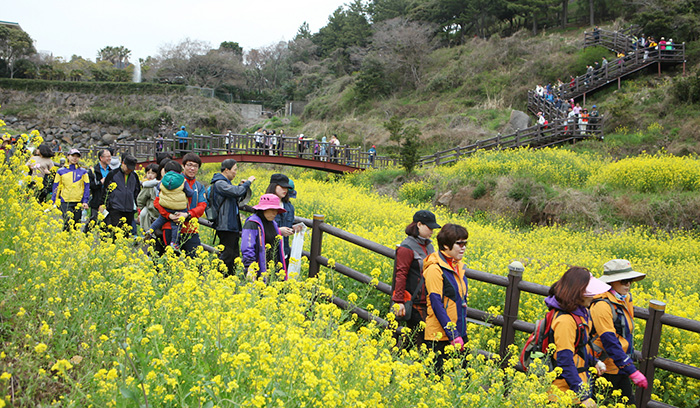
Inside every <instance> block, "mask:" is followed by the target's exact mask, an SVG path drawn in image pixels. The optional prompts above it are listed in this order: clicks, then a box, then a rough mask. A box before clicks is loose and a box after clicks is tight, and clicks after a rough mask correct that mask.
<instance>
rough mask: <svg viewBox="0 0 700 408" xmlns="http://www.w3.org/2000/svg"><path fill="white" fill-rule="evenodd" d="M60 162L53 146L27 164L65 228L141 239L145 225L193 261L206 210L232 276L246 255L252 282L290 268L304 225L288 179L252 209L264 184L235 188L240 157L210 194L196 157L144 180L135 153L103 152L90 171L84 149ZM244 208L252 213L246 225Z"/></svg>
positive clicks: (162, 246) (162, 164)
mask: <svg viewBox="0 0 700 408" xmlns="http://www.w3.org/2000/svg"><path fill="white" fill-rule="evenodd" d="M54 156H55V154H54V152H53V151H52V149H51V146H50V145H48V144H42V145H40V146H39V147H37V148H36V149H34V152H33V154H32V156H31V158H30V159H29V160H28V162H27V163H26V164H27V166H28V168H29V169H30V171H31V177H32V180H33V181H32V183H30V185H29V186H28V188H29V189H31V190H32V191H33V192H34V194H35V197H36V198H37V200H39V201H40V202H45V201H50V202H52V203H53V204H54V205H55V206H56V207H57V208H59V209H60V211H61V214H62V216H63V229H64V230H72V229H77V228H78V227H79V226H80V225H81V222H82V223H84V226H83V228H82V231H83V232H84V233H90V232H91V231H93V230H94V229H97V231H99V233H101V234H103V236H106V237H108V238H111V239H114V238H115V237H116V235H117V234H123V235H124V236H127V237H128V236H130V235H131V234H134V233H135V232H136V231H138V229H139V225H140V229H141V231H142V232H143V237H144V241H146V242H152V243H153V246H154V249H155V252H156V253H157V254H160V255H162V254H164V253H165V252H166V250H167V248H168V247H172V250H173V251H174V252H176V253H184V255H185V256H189V257H192V256H194V255H195V254H196V252H197V248H198V247H201V246H202V242H201V239H200V237H199V233H198V231H199V229H198V219H199V218H200V217H202V216H204V214H205V211H206V213H207V218H208V220H209V221H211V222H212V226H213V228H214V229H215V231H216V236H217V237H218V239H219V243H220V245H222V246H223V250H222V251H221V252H220V254H219V257H220V259H221V260H222V261H223V263H224V264H225V265H226V271H225V272H224V274H225V275H226V276H228V275H232V274H235V273H236V263H235V260H236V259H237V258H239V257H240V258H241V261H242V264H243V269H244V273H245V274H246V275H248V274H252V276H250V277H260V276H261V275H262V274H264V273H265V272H266V271H267V268H268V267H269V265H273V267H274V268H276V269H278V270H285V271H286V269H287V268H286V265H287V264H288V262H289V254H290V243H289V237H290V236H292V235H293V234H294V233H296V232H299V231H300V230H301V228H302V226H301V224H295V223H294V205H293V204H292V203H291V201H290V198H295V197H296V190H294V182H293V181H292V180H291V179H289V177H287V176H286V175H284V174H281V173H277V174H273V175H272V177H271V178H270V183H269V185H268V188H267V190H266V193H265V194H264V195H263V196H261V197H260V202H259V203H258V204H257V205H255V206H252V207H250V206H247V205H246V204H247V202H248V200H250V197H251V195H252V192H251V184H252V183H253V182H254V181H255V180H256V179H255V177H254V176H250V177H249V178H248V179H246V180H242V181H241V182H240V183H237V182H235V178H236V175H237V173H238V164H237V162H236V161H235V160H234V159H226V160H224V161H223V162H222V163H221V166H220V172H218V173H216V174H214V176H213V177H212V179H211V181H210V183H209V187H208V188H206V187H205V185H204V184H203V183H202V182H201V181H199V180H197V175H198V173H199V169H200V167H201V165H202V160H201V159H200V157H199V156H198V155H196V154H195V153H191V152H188V153H185V155H184V156H183V157H182V164H181V163H179V162H178V161H175V160H173V157H172V156H171V155H169V154H160V155H159V157H158V159H159V160H158V162H157V163H152V164H149V165H148V166H146V167H145V169H144V170H145V177H144V180H141V179H140V178H139V175H138V174H137V173H136V172H135V169H136V159H135V158H134V157H133V156H132V155H131V154H129V153H126V154H123V155H122V156H121V160H119V159H116V158H115V156H114V152H113V151H111V150H110V149H103V150H100V151H99V152H98V161H97V163H96V164H95V165H94V166H92V167H90V168H85V167H83V166H81V165H80V160H81V157H82V153H81V152H80V151H79V150H78V149H71V150H70V151H69V152H68V154H67V156H66V158H67V162H66V164H65V166H63V165H60V164H58V163H55V162H54V160H53V157H54ZM241 208H243V209H244V210H246V211H248V212H251V213H252V215H251V216H250V217H248V218H247V220H246V221H245V223H242V222H241V214H240V211H241ZM278 236H282V237H283V238H282V240H277V238H276V237H278ZM270 272H272V271H270ZM274 272H277V271H274Z"/></svg>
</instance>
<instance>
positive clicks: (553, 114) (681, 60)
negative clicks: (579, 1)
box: [527, 30, 686, 118]
mask: <svg viewBox="0 0 700 408" xmlns="http://www.w3.org/2000/svg"><path fill="white" fill-rule="evenodd" d="M594 46H601V47H605V48H607V49H609V50H611V51H613V52H615V53H623V54H625V55H624V56H623V57H620V58H615V59H612V60H610V61H608V64H607V65H605V66H600V67H599V68H597V69H594V70H593V72H591V73H585V74H583V75H579V76H577V77H575V78H574V79H573V80H571V81H570V82H569V83H566V84H564V85H562V87H561V88H560V89H555V92H556V93H558V94H559V95H560V96H561V98H562V99H564V100H568V99H578V98H581V97H582V98H583V104H585V103H586V95H587V94H589V93H591V92H595V91H597V90H599V89H601V88H603V87H605V86H607V85H609V84H611V83H617V87H618V89H620V83H621V80H622V79H623V78H624V77H626V76H628V75H631V74H634V73H635V72H638V71H641V70H643V69H645V68H647V67H650V66H652V65H654V64H656V66H657V67H658V72H659V75H661V66H662V64H683V70H684V71H685V63H686V60H685V43H681V44H673V49H670V50H669V49H665V50H660V49H658V47H656V48H651V47H647V48H641V47H637V46H636V45H635V41H634V37H633V36H632V35H631V34H626V33H625V32H618V31H609V30H597V31H591V32H585V33H584V38H583V47H584V48H587V47H594ZM527 102H528V103H527V107H528V110H529V111H530V112H532V114H533V115H534V114H537V112H543V113H544V115H545V117H546V118H558V117H563V116H566V109H558V108H557V107H556V106H555V104H554V103H553V102H549V101H546V100H545V99H544V98H542V97H540V96H538V95H537V94H536V93H535V92H534V91H529V92H528V101H527Z"/></svg>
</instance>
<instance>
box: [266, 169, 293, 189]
mask: <svg viewBox="0 0 700 408" xmlns="http://www.w3.org/2000/svg"><path fill="white" fill-rule="evenodd" d="M270 184H277V185H279V186H280V187H284V188H292V186H291V185H290V184H289V177H287V176H285V175H284V174H282V173H275V174H273V175H272V176H270Z"/></svg>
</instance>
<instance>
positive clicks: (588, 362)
mask: <svg viewBox="0 0 700 408" xmlns="http://www.w3.org/2000/svg"><path fill="white" fill-rule="evenodd" d="M609 289H610V285H608V284H607V283H605V282H603V281H601V280H599V279H597V278H595V277H594V276H593V275H592V274H591V273H590V271H589V270H588V269H586V268H582V267H580V266H572V267H571V268H569V269H568V270H567V271H566V272H565V273H564V275H563V276H562V277H561V278H560V279H559V280H558V281H556V282H555V283H554V284H553V285H552V286H551V287H550V288H549V296H548V297H547V298H546V299H545V304H546V305H547V307H548V308H549V309H555V310H557V313H556V314H555V315H554V318H553V319H552V331H553V333H554V345H555V346H556V351H555V352H554V355H553V357H552V358H553V361H552V363H553V364H554V366H555V367H560V368H561V369H562V373H561V375H559V377H557V379H555V380H554V381H553V382H552V386H554V387H557V388H559V390H561V391H562V392H566V391H568V390H571V391H574V392H575V393H576V394H578V396H579V398H580V400H581V404H582V405H583V406H585V407H595V406H597V405H596V403H595V400H594V399H593V393H592V391H591V385H592V382H591V379H590V373H589V371H588V369H589V367H593V366H595V368H596V370H597V371H598V375H601V374H602V373H603V372H604V371H605V365H604V364H603V363H602V362H601V361H598V360H597V359H596V358H595V357H594V355H593V350H592V349H591V347H590V346H589V345H588V340H589V335H590V329H591V316H590V312H589V310H588V307H589V306H590V305H591V302H592V301H593V298H594V296H597V295H599V294H601V293H605V292H607V291H608V290H609ZM552 397H553V398H556V397H555V396H552Z"/></svg>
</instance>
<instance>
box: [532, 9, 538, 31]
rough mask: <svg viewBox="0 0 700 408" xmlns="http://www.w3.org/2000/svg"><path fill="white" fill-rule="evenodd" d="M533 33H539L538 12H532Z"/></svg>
mask: <svg viewBox="0 0 700 408" xmlns="http://www.w3.org/2000/svg"><path fill="white" fill-rule="evenodd" d="M532 35H537V14H536V13H535V12H534V11H533V12H532Z"/></svg>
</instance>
